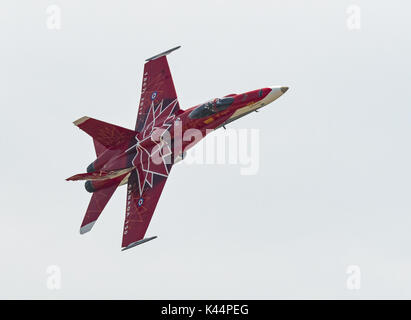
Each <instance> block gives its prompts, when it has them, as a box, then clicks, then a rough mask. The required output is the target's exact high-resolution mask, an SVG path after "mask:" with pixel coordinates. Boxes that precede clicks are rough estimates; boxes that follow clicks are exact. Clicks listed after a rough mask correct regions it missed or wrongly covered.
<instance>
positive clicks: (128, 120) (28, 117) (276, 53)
mask: <svg viewBox="0 0 411 320" xmlns="http://www.w3.org/2000/svg"><path fill="white" fill-rule="evenodd" d="M51 4H56V5H58V6H59V7H60V8H61V14H62V26H61V29H60V30H58V31H56V30H48V29H47V27H46V19H47V14H46V9H47V7H48V6H49V5H51ZM350 4H356V5H359V6H360V8H361V30H349V29H348V28H347V26H346V20H347V14H346V9H347V7H348V6H349V5H350ZM409 12H411V5H410V4H409V3H407V2H405V1H390V2H387V1H366V0H357V1H354V0H352V1H342V0H341V1H259V0H254V1H207V2H206V1H201V2H199V1H151V2H149V1H139V2H136V1H121V2H114V1H111V2H109V1H106V2H104V3H102V1H86V3H84V1H78V0H77V1H73V0H71V1H62V0H56V1H35V2H34V1H19V2H17V1H10V0H8V1H2V3H1V5H0V23H1V26H2V27H1V28H0V35H1V37H0V38H1V39H2V40H1V44H0V46H1V47H0V57H1V59H0V70H1V73H0V85H1V87H2V90H0V105H1V108H2V115H3V117H2V126H1V133H2V134H1V140H0V141H1V142H0V143H1V150H2V168H3V171H2V183H1V189H0V194H1V195H2V197H1V199H2V200H1V202H0V208H1V210H0V213H1V217H0V219H1V220H0V221H1V222H0V251H1V252H2V259H1V265H0V298H51V299H59V298H138V299H143V298H145V299H148V298H177V299H178V298H245V299H246V298H411V274H410V272H409V270H411V250H410V247H411V232H410V230H411V210H410V209H411V204H410V191H411V187H410V182H409V181H410V178H411V170H410V163H411V152H410V137H411V127H410V117H411V111H410V110H411V109H410V95H411V91H410V90H409V88H408V86H409V84H410V80H411V79H410V77H411V73H410V71H411V63H410V60H409V57H410V56H411V52H410V51H411V45H410V43H411V41H410V40H411V39H410V32H409V31H410V29H411V20H410V19H409ZM176 45H182V48H181V49H180V50H178V51H176V52H174V53H173V54H172V55H170V56H169V64H170V68H171V71H172V74H173V77H174V83H175V86H176V90H177V94H178V96H179V101H180V105H181V107H182V108H183V109H185V108H188V107H190V106H193V105H195V104H197V103H200V102H203V101H206V100H207V99H209V98H213V97H217V96H222V95H225V94H229V93H232V92H242V91H248V90H253V89H257V88H260V87H266V86H270V85H286V86H289V87H290V90H289V91H288V92H287V93H286V94H285V95H284V96H283V97H281V98H280V99H279V100H278V101H276V102H274V103H273V104H271V105H269V106H268V107H266V108H265V109H263V110H262V111H261V112H260V113H254V114H251V115H249V116H247V117H244V118H242V119H240V120H238V121H236V122H233V123H232V124H230V127H231V128H257V129H259V130H260V152H261V153H260V170H259V173H258V174H257V175H255V176H241V175H240V174H239V172H240V168H239V166H233V165H203V166H201V165H198V166H187V165H185V164H184V163H180V164H178V165H176V166H175V167H174V168H173V171H172V173H171V177H170V179H169V180H168V182H167V184H166V187H165V189H164V193H163V195H162V197H161V199H160V202H159V205H158V207H157V210H156V212H155V214H154V217H153V220H152V223H151V225H150V227H149V229H148V232H147V235H158V239H156V240H154V241H151V242H149V243H147V244H144V245H142V246H140V247H137V248H134V249H131V250H129V251H127V252H120V245H121V233H122V225H123V221H124V211H125V190H124V188H123V189H119V190H118V191H117V193H116V194H115V195H114V197H113V198H112V200H111V201H110V202H109V204H108V205H107V207H106V209H105V211H104V212H103V214H102V216H101V217H100V219H99V221H98V222H97V223H96V225H95V226H94V229H93V230H92V231H91V232H90V233H89V234H86V235H83V236H81V235H80V234H79V232H78V230H79V226H80V223H81V220H82V218H83V215H84V212H85V209H86V207H87V203H88V201H89V198H90V194H88V193H87V192H86V191H85V190H84V188H83V185H82V184H81V183H69V182H66V181H65V180H64V179H65V178H67V177H68V176H70V175H72V174H74V173H79V172H84V171H85V168H86V166H87V165H88V164H89V163H90V162H91V161H93V160H94V150H93V146H92V141H91V139H90V138H89V137H88V136H87V135H86V134H84V133H83V132H81V131H80V130H78V129H77V128H75V127H74V126H73V124H72V121H74V120H76V119H77V118H79V117H81V116H84V115H87V116H91V117H94V118H97V119H101V120H104V121H107V122H110V123H114V124H117V125H121V126H124V127H128V128H133V127H134V123H135V118H136V113H137V103H138V97H139V93H140V86H141V78H142V72H143V64H144V59H146V58H148V57H150V56H152V55H154V54H157V53H159V52H161V51H163V50H166V49H169V48H171V47H173V46H176ZM49 265H58V266H59V267H60V268H61V273H62V274H61V276H62V278H61V279H62V287H61V289H60V290H48V289H47V287H46V279H47V274H46V268H47V267H48V266H49ZM349 265H358V266H360V268H361V276H362V277H361V289H360V290H348V289H347V288H346V279H347V275H346V273H345V272H346V268H347V266H349Z"/></svg>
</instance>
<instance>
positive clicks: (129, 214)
mask: <svg viewBox="0 0 411 320" xmlns="http://www.w3.org/2000/svg"><path fill="white" fill-rule="evenodd" d="M166 180H167V177H164V176H159V175H156V176H155V178H154V181H153V184H152V187H150V188H146V189H145V190H144V192H143V193H142V194H141V195H140V190H139V186H138V178H137V173H136V171H133V172H132V173H131V175H130V177H129V179H128V186H127V204H126V217H125V221H124V229H123V242H122V250H126V249H130V248H132V247H135V246H137V245H139V244H141V243H144V242H146V241H150V240H152V239H155V238H156V237H151V238H145V239H144V235H145V233H146V230H147V228H148V225H149V223H150V221H151V217H152V216H153V213H154V210H155V208H156V206H157V202H158V200H159V198H160V195H161V192H162V191H163V188H164V185H165V183H166Z"/></svg>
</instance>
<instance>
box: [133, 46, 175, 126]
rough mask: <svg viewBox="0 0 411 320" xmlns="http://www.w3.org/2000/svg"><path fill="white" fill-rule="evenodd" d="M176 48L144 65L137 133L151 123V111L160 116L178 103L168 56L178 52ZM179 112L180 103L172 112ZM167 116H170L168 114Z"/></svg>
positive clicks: (149, 60)
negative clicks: (175, 51)
mask: <svg viewBox="0 0 411 320" xmlns="http://www.w3.org/2000/svg"><path fill="white" fill-rule="evenodd" d="M178 48H180V47H176V48H173V49H170V50H167V51H165V52H163V53H160V54H158V55H156V56H154V57H151V58H149V59H147V60H146V61H147V62H146V64H145V65H144V74H143V83H142V87H141V97H140V103H139V109H138V114H137V122H136V131H139V132H141V131H143V129H145V126H146V125H147V124H149V122H151V121H150V120H148V119H147V118H149V115H150V111H151V110H155V112H156V114H157V115H160V113H162V112H161V110H158V109H164V108H166V107H167V106H169V105H170V104H171V103H172V102H176V100H177V94H176V90H175V88H174V83H173V78H172V77H171V72H170V68H169V66H168V62H167V57H166V55H167V54H169V53H170V52H172V51H174V50H177V49H178ZM178 110H179V106H178V102H177V103H176V104H175V106H173V110H172V112H173V113H175V112H176V111H178ZM167 116H169V114H168V112H167Z"/></svg>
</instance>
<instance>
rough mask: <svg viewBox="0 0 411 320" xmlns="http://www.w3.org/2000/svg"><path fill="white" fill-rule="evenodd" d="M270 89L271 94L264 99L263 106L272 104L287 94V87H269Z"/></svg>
mask: <svg viewBox="0 0 411 320" xmlns="http://www.w3.org/2000/svg"><path fill="white" fill-rule="evenodd" d="M270 89H271V92H270V93H269V94H268V95H267V96H266V97H265V99H264V100H265V101H264V103H265V104H267V103H270V102H273V101H274V100H276V99H278V98H279V97H281V96H282V95H283V94H284V93H286V92H287V90H288V87H283V86H276V87H270Z"/></svg>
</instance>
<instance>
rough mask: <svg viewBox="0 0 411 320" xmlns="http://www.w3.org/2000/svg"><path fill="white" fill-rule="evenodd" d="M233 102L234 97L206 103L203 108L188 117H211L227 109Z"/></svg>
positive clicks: (197, 109) (196, 109)
mask: <svg viewBox="0 0 411 320" xmlns="http://www.w3.org/2000/svg"><path fill="white" fill-rule="evenodd" d="M233 102H234V98H233V97H224V98H217V99H214V100H211V101H208V102H206V103H203V104H202V105H201V106H199V107H197V108H195V109H194V110H193V111H191V113H190V114H189V115H188V116H189V117H190V118H191V119H200V118H204V117H209V116H211V115H213V114H215V113H218V112H220V111H223V110H225V109H227V108H228V107H229V106H230V105H231V104H232V103H233Z"/></svg>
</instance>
